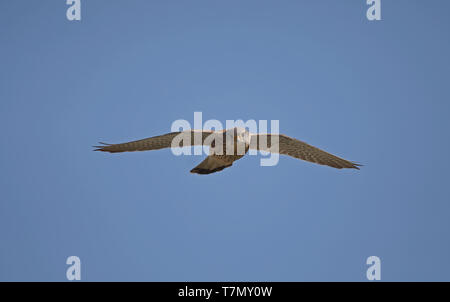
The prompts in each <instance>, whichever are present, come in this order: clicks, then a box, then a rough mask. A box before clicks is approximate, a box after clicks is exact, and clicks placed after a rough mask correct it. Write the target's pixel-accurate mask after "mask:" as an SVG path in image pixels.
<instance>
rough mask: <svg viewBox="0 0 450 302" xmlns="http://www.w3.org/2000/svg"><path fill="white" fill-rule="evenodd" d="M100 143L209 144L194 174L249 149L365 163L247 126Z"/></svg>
mask: <svg viewBox="0 0 450 302" xmlns="http://www.w3.org/2000/svg"><path fill="white" fill-rule="evenodd" d="M100 144H102V146H94V148H96V149H95V150H94V151H103V152H110V153H117V152H132V151H147V150H158V149H163V148H176V147H187V146H194V145H205V146H208V147H209V148H210V153H209V156H207V157H206V159H205V160H203V161H202V162H201V163H200V164H199V165H198V166H196V167H195V168H194V169H192V170H191V173H197V174H211V173H214V172H218V171H222V170H223V169H225V168H228V167H231V166H232V165H233V163H234V162H235V161H236V160H238V159H240V158H242V157H243V156H244V155H245V154H247V153H248V150H249V149H254V150H261V151H266V152H272V153H273V152H275V153H279V154H283V155H289V156H292V157H295V158H298V159H302V160H306V161H309V162H313V163H316V164H319V165H327V166H330V167H333V168H336V169H342V168H350V169H358V170H359V166H361V165H360V164H357V163H355V162H351V161H348V160H345V159H343V158H340V157H337V156H335V155H333V154H330V153H328V152H325V151H323V150H320V149H319V148H316V147H313V146H311V145H308V144H307V143H305V142H302V141H299V140H297V139H295V138H291V137H289V136H286V135H283V134H254V133H250V132H249V131H247V130H246V129H244V128H232V129H228V130H220V131H205V130H187V131H182V132H171V133H167V134H164V135H160V136H154V137H150V138H146V139H142V140H137V141H131V142H127V143H122V144H106V143H100Z"/></svg>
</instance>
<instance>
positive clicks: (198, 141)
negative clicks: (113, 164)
mask: <svg viewBox="0 0 450 302" xmlns="http://www.w3.org/2000/svg"><path fill="white" fill-rule="evenodd" d="M214 133H215V132H213V131H202V130H187V131H183V132H171V133H167V134H164V135H159V136H154V137H150V138H145V139H141V140H137V141H132V142H128V143H122V144H106V143H100V144H103V146H94V148H96V149H95V150H94V151H104V152H110V153H115V152H127V151H146V150H158V149H163V148H171V147H186V146H194V145H203V144H204V143H205V140H206V138H207V137H208V136H210V135H211V134H214ZM208 141H210V139H208Z"/></svg>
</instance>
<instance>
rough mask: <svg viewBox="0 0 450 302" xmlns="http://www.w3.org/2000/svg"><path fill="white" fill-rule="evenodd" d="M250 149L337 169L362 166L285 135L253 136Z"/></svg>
mask: <svg viewBox="0 0 450 302" xmlns="http://www.w3.org/2000/svg"><path fill="white" fill-rule="evenodd" d="M277 140H278V142H277ZM250 148H251V149H257V150H262V151H267V152H278V153H280V154H284V155H289V156H292V157H295V158H299V159H302V160H306V161H309V162H313V163H316V164H319V165H327V166H330V167H333V168H337V169H342V168H352V169H358V170H359V166H361V165H360V164H357V163H355V162H351V161H348V160H345V159H343V158H340V157H337V156H335V155H333V154H330V153H328V152H325V151H323V150H321V149H319V148H316V147H314V146H311V145H308V144H307V143H305V142H302V141H300V140H298V139H295V138H292V137H289V136H287V135H283V134H280V135H274V134H253V135H252V136H251V140H250Z"/></svg>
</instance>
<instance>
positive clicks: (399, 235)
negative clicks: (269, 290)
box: [0, 0, 450, 281]
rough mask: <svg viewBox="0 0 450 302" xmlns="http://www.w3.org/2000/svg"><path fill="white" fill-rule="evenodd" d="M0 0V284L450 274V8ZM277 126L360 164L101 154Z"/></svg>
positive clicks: (403, 3) (401, 0) (444, 4)
mask: <svg viewBox="0 0 450 302" xmlns="http://www.w3.org/2000/svg"><path fill="white" fill-rule="evenodd" d="M67 7H68V6H67V5H66V4H65V1H56V0H53V1H31V0H29V1H23V0H20V1H12V0H9V1H1V2H0V45H1V47H0V66H1V67H0V127H1V129H2V131H1V132H0V139H1V141H2V148H0V167H1V171H2V173H1V174H0V190H1V195H0V196H1V202H0V238H1V249H0V280H2V281H6V280H8V281H9V280H14V281H64V280H66V269H67V267H68V266H67V265H66V259H67V257H69V256H72V255H76V256H78V257H80V259H81V262H82V280H84V281H113V280H114V281H364V280H366V269H367V267H368V266H367V265H366V259H367V257H369V256H372V255H376V256H378V257H380V259H381V267H382V273H381V278H382V280H384V281H431V280H447V281H448V280H449V277H448V271H449V269H450V259H449V257H448V255H449V254H450V242H449V239H448V238H449V230H450V219H449V214H450V200H449V192H448V171H449V168H450V159H449V156H448V154H449V149H450V143H449V139H448V129H449V127H450V122H449V119H448V115H449V113H450V104H449V97H448V87H449V71H450V62H449V61H450V59H449V56H448V54H449V53H450V36H449V34H448V29H449V28H450V26H449V25H450V24H449V23H450V21H449V19H448V11H449V9H450V4H449V3H448V1H443V0H442V1H437V0H436V1H407V0H398V1H386V0H384V1H382V19H383V20H382V21H379V22H369V21H368V20H367V19H366V9H367V5H366V4H365V1H363V0H361V1H357V0H354V1H332V0H326V1H325V0H321V1H312V0H309V1H281V2H279V1H273V0H270V1H269V0H262V1H261V0H258V1H256V0H246V1H237V0H230V1H218V0H214V1H210V0H208V1H206V0H205V1H203V0H202V1H200V0H192V1H159V0H158V1H156V0H155V1H143V0H142V1H137V0H129V1H106V0H101V1H100V0H96V1H89V0H84V1H83V0H82V20H81V21H80V22H76V21H74V22H69V21H68V20H67V19H66V9H67ZM195 111H201V112H203V119H204V120H207V119H217V120H220V121H222V122H223V123H225V121H226V120H227V119H232V120H235V119H243V120H249V119H255V120H279V121H280V132H282V133H285V134H287V135H289V136H292V137H296V138H298V139H301V140H304V141H306V142H308V143H310V144H313V145H315V146H317V147H320V148H323V149H325V150H327V151H329V152H332V153H334V154H336V155H339V156H342V157H344V158H346V159H349V160H354V161H357V162H361V163H363V164H364V167H363V168H362V169H361V170H360V171H356V170H351V171H348V170H335V169H332V168H328V167H324V166H318V165H314V164H311V163H307V162H303V161H299V160H296V159H293V158H289V157H281V158H280V162H279V164H278V165H277V166H275V167H261V166H260V165H259V159H260V158H259V157H255V156H249V157H247V158H244V159H241V160H239V161H238V162H236V163H235V164H234V165H233V167H232V168H230V169H226V170H224V171H222V172H220V173H215V174H211V175H208V176H201V175H193V174H190V173H189V170H190V169H192V168H193V167H194V166H196V165H197V164H198V163H199V162H200V161H201V160H202V157H201V156H184V157H183V156H182V157H175V156H173V155H172V153H171V152H170V150H168V149H167V150H160V151H154V152H141V153H125V154H103V153H98V152H92V148H91V146H92V145H95V144H96V143H97V142H98V141H106V142H113V143H115V142H123V141H129V140H134V139H141V138H145V137H149V136H153V135H159V134H162V133H166V132H169V131H170V126H171V123H172V122H173V121H174V120H177V119H186V120H188V121H190V122H193V116H194V112H195Z"/></svg>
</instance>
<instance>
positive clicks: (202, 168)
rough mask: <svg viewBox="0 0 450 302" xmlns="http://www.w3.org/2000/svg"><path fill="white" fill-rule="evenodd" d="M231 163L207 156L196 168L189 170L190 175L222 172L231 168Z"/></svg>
mask: <svg viewBox="0 0 450 302" xmlns="http://www.w3.org/2000/svg"><path fill="white" fill-rule="evenodd" d="M232 165H233V163H232V162H225V161H223V160H221V159H219V158H217V157H215V156H208V157H207V158H205V160H203V161H202V162H201V163H200V164H199V165H198V166H197V167H195V168H194V169H192V170H191V173H197V174H211V173H214V172H218V171H222V170H223V169H225V168H228V167H231V166H232Z"/></svg>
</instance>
